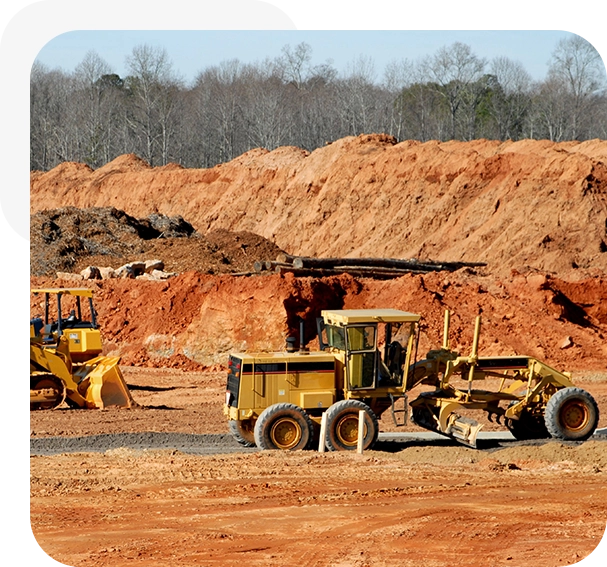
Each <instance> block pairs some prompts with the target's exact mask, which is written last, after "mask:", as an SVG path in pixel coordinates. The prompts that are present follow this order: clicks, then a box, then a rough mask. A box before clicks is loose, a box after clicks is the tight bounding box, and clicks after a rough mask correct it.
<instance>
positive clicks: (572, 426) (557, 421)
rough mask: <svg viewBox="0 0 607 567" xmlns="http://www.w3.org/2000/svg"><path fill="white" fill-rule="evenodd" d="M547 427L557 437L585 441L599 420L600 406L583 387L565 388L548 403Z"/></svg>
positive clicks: (545, 417)
mask: <svg viewBox="0 0 607 567" xmlns="http://www.w3.org/2000/svg"><path fill="white" fill-rule="evenodd" d="M544 419H545V422H546V428H547V430H548V432H549V433H550V435H551V436H552V437H554V438H555V439H563V440H564V441H584V440H585V439H588V437H590V436H591V435H592V434H593V433H594V431H595V429H596V427H597V425H598V422H599V408H598V406H597V403H596V401H595V400H594V398H593V397H592V395H591V394H589V393H588V392H586V390H582V389H581V388H563V389H562V390H559V391H558V392H557V393H556V394H554V395H553V396H552V397H551V398H550V400H549V401H548V404H547V405H546V413H545V416H544Z"/></svg>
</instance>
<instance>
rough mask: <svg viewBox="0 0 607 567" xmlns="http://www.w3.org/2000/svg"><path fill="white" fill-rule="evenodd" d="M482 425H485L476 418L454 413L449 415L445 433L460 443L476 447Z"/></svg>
mask: <svg viewBox="0 0 607 567" xmlns="http://www.w3.org/2000/svg"><path fill="white" fill-rule="evenodd" d="M482 427H483V425H482V424H481V423H479V422H478V421H476V420H474V419H470V418H469V417H463V416H461V415H458V414H456V413H452V414H451V415H450V416H449V419H448V425H447V429H446V431H445V432H444V434H445V435H448V436H449V437H451V438H452V439H455V440H456V441H458V442H459V443H463V444H464V445H468V447H472V448H473V449H476V437H477V435H478V432H479V431H480V430H481V429H482Z"/></svg>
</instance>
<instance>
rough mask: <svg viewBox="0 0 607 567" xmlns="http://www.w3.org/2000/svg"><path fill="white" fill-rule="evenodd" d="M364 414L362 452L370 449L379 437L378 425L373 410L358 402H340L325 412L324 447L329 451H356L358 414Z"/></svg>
mask: <svg viewBox="0 0 607 567" xmlns="http://www.w3.org/2000/svg"><path fill="white" fill-rule="evenodd" d="M360 410H363V411H364V412H365V420H364V428H365V430H364V437H363V450H366V449H371V448H372V447H373V445H374V444H375V442H376V441H377V436H378V435H379V423H378V422H377V416H376V415H375V413H374V412H373V410H372V409H371V408H370V407H369V406H368V405H367V404H365V403H363V402H360V401H358V400H341V401H339V402H336V403H334V404H333V405H332V406H331V407H330V408H329V409H328V410H327V436H326V438H325V445H326V447H327V449H329V450H330V451H356V448H357V445H358V412H359V411H360Z"/></svg>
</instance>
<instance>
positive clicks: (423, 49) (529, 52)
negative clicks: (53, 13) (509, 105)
mask: <svg viewBox="0 0 607 567" xmlns="http://www.w3.org/2000/svg"><path fill="white" fill-rule="evenodd" d="M571 35H572V34H571V33H570V32H564V31H542V30H539V31H523V30H519V31H456V30H454V31H364V30H363V31H348V30H341V31H340V30H333V31H322V30H309V31H300V30H279V31H270V30H266V31H249V30H240V31H219V30H207V31H186V30H177V31H175V30H173V31H171V30H167V31H144V30H143V31H142V30H107V31H104V30H90V31H70V32H66V33H63V34H60V35H58V36H57V37H55V38H53V39H51V40H50V41H49V42H48V43H47V44H46V45H44V47H43V48H42V49H41V50H40V52H39V53H38V56H37V58H36V59H37V60H38V61H40V62H41V63H43V64H45V65H47V66H48V67H50V68H57V67H58V68H61V69H63V70H64V71H68V72H71V71H73V70H74V68H75V67H76V65H77V64H78V63H80V62H81V61H82V60H83V58H84V56H85V54H86V53H87V51H89V50H94V51H95V52H97V53H98V54H99V55H100V56H101V57H102V58H103V59H104V60H105V61H106V62H107V63H109V64H110V66H111V67H112V69H113V71H114V72H116V73H118V74H119V75H120V76H122V77H124V76H125V75H126V74H127V68H126V66H125V57H126V56H127V55H129V54H130V53H131V52H132V49H133V47H135V46H137V45H142V44H148V45H152V46H158V47H162V48H164V49H166V51H167V53H168V55H169V58H170V59H171V61H172V63H173V68H174V70H175V71H176V72H177V73H178V74H180V75H181V76H182V77H183V79H184V80H185V81H186V82H188V83H189V82H191V81H193V80H194V79H195V77H196V75H197V74H198V73H199V72H200V71H201V70H203V69H204V68H205V67H208V66H210V65H216V64H218V63H220V62H221V61H224V60H228V59H233V58H236V59H239V60H240V61H242V62H247V63H248V62H256V61H262V60H263V59H265V58H266V57H269V58H274V57H277V56H278V55H280V50H281V48H282V47H283V46H284V45H287V44H290V45H291V46H293V47H294V46H295V45H297V44H298V43H301V42H306V43H308V44H309V45H310V46H311V47H312V56H313V61H312V62H313V64H320V63H324V62H325V61H327V60H328V59H331V60H332V61H333V65H334V67H335V68H336V69H337V70H338V71H343V70H345V69H346V68H347V66H348V65H349V64H350V63H351V62H352V61H354V60H355V59H356V58H358V57H359V56H361V55H363V56H367V57H370V58H371V59H372V60H373V61H374V63H375V71H376V74H377V77H378V79H379V78H381V75H382V73H383V70H384V68H385V66H386V65H387V64H388V63H389V62H391V61H393V60H399V59H405V58H406V59H410V60H415V59H417V58H419V57H423V56H425V55H431V54H433V53H435V52H436V51H437V50H438V49H439V48H440V47H442V46H445V45H451V44H452V43H454V42H456V41H459V42H462V43H465V44H467V45H470V47H471V48H472V50H473V52H474V53H475V54H476V55H477V56H479V57H484V58H486V59H488V60H491V59H492V58H494V57H497V56H505V57H508V58H510V59H513V60H518V61H520V62H521V63H522V64H523V65H524V67H525V69H526V70H527V71H528V72H529V73H530V74H531V76H532V77H533V78H534V79H537V80H541V79H543V78H544V77H545V75H546V72H547V69H548V61H549V59H550V55H551V53H552V51H553V50H554V48H555V47H556V44H557V42H558V41H559V40H560V39H562V38H566V37H570V36H571Z"/></svg>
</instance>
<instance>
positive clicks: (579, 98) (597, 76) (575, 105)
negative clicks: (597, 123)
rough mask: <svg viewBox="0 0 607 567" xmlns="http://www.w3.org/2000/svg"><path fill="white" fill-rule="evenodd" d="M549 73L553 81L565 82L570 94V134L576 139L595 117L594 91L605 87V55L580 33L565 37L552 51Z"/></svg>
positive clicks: (564, 85) (566, 89) (564, 84)
mask: <svg viewBox="0 0 607 567" xmlns="http://www.w3.org/2000/svg"><path fill="white" fill-rule="evenodd" d="M548 76H549V79H550V81H552V82H560V83H562V85H563V87H564V89H565V91H566V93H567V95H568V97H569V98H570V102H569V104H570V117H569V128H570V129H571V132H570V137H571V138H573V139H576V138H578V137H579V136H580V134H581V132H582V131H583V129H584V128H585V127H587V126H588V123H589V121H590V120H592V114H593V110H594V106H595V102H596V101H597V98H596V97H595V96H594V94H595V93H596V92H597V91H598V90H599V89H601V88H604V87H605V66H604V65H603V62H602V60H601V56H600V55H599V54H598V52H597V50H596V49H595V48H594V47H593V46H592V44H590V43H588V42H587V41H586V40H585V39H584V38H582V37H580V36H578V35H575V36H572V37H570V38H567V39H561V40H560V41H559V42H558V44H557V46H556V49H555V50H554V52H553V53H552V58H551V60H550V66H549V71H548Z"/></svg>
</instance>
